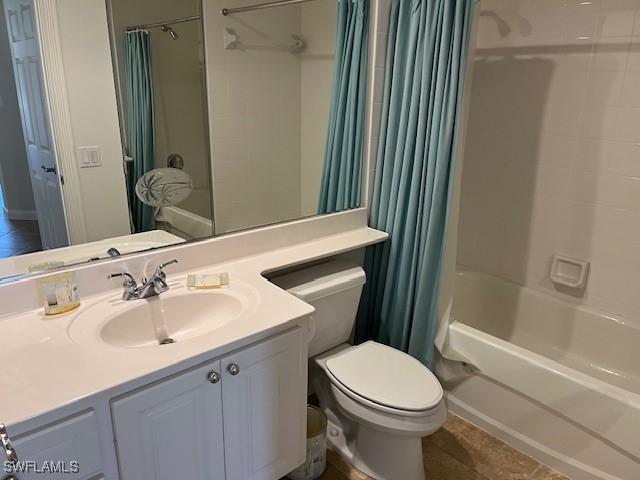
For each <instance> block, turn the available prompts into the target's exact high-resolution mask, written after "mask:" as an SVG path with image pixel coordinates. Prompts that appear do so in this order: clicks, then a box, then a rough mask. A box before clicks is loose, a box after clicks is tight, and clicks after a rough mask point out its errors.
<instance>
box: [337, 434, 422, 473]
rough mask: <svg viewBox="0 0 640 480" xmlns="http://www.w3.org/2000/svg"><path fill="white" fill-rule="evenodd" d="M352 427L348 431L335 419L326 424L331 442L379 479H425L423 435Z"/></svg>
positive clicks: (364, 471) (347, 458) (359, 468)
mask: <svg viewBox="0 0 640 480" xmlns="http://www.w3.org/2000/svg"><path fill="white" fill-rule="evenodd" d="M353 427H354V428H353V432H348V433H347V434H346V435H345V432H344V431H343V429H342V428H341V427H340V426H339V425H337V424H336V423H334V422H332V421H329V423H328V426H327V440H328V442H329V443H330V444H331V446H332V448H333V449H334V450H335V451H337V452H338V453H339V454H340V456H342V457H343V458H344V459H345V460H346V461H347V462H349V463H350V464H352V465H353V466H354V467H356V468H357V469H358V470H360V471H361V472H363V473H365V474H366V475H368V476H369V477H372V478H375V479H376V480H398V479H400V478H401V479H403V480H425V475H424V460H423V457H422V439H421V438H419V437H412V436H398V435H390V434H389V433H385V432H382V431H380V430H376V429H374V428H371V427H369V426H368V425H364V424H359V425H353Z"/></svg>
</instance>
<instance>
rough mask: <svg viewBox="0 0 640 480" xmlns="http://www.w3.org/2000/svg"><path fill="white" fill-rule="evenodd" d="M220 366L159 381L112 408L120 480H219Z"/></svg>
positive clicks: (221, 451)
mask: <svg viewBox="0 0 640 480" xmlns="http://www.w3.org/2000/svg"><path fill="white" fill-rule="evenodd" d="M219 372H220V362H219V361H216V362H212V363H210V364H208V365H206V366H204V367H200V368H196V369H194V370H191V371H189V372H187V373H182V374H180V375H178V376H176V377H173V378H170V379H168V380H164V381H162V382H160V383H157V384H155V385H152V386H150V387H147V388H144V389H142V390H140V391H138V392H135V393H132V394H129V395H126V396H124V397H122V398H120V399H117V400H115V401H114V402H113V404H112V412H113V423H114V428H115V432H114V433H115V440H116V448H117V454H118V463H119V470H120V477H121V479H122V480H128V479H131V480H175V479H177V478H185V479H186V478H189V479H193V480H222V479H224V478H225V474H224V445H223V431H222V388H221V381H220V374H219Z"/></svg>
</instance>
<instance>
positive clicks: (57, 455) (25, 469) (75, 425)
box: [12, 411, 102, 480]
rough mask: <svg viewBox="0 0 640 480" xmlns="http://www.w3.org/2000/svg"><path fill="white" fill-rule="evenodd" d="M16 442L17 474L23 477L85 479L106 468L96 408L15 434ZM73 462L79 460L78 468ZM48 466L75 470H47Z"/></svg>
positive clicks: (27, 478) (24, 479)
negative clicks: (24, 433) (103, 467)
mask: <svg viewBox="0 0 640 480" xmlns="http://www.w3.org/2000/svg"><path fill="white" fill-rule="evenodd" d="M12 443H13V446H14V448H15V450H16V453H17V454H18V463H17V465H16V476H17V477H18V478H19V479H20V480H38V479H40V480H41V479H43V478H56V479H59V480H84V479H87V478H91V477H95V476H96V475H97V474H98V473H100V472H101V471H102V458H101V454H100V440H99V438H98V424H97V421H96V418H95V414H94V412H92V411H91V412H86V413H83V414H80V415H77V416H75V417H72V418H68V419H66V420H64V421H62V422H58V423H54V424H52V425H49V426H48V427H45V428H42V429H40V430H36V431H34V432H31V433H29V434H27V435H23V436H16V437H12ZM73 462H77V463H76V465H77V469H74V468H73V466H74V464H73ZM47 466H48V467H52V468H62V467H66V469H67V470H71V471H67V472H66V473H59V472H55V473H54V472H52V473H43V468H47ZM35 468H37V469H39V470H40V471H39V472H38V471H35ZM45 472H46V470H45Z"/></svg>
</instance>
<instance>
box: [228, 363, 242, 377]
mask: <svg viewBox="0 0 640 480" xmlns="http://www.w3.org/2000/svg"><path fill="white" fill-rule="evenodd" d="M227 372H229V373H230V374H231V375H237V374H239V373H240V367H239V366H238V365H236V364H235V363H232V364H230V365H229V366H228V367H227Z"/></svg>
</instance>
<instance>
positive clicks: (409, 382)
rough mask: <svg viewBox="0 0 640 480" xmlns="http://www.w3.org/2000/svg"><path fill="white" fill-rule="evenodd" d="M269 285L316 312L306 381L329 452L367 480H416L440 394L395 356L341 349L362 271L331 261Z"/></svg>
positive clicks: (366, 347)
mask: <svg viewBox="0 0 640 480" xmlns="http://www.w3.org/2000/svg"><path fill="white" fill-rule="evenodd" d="M272 281H273V282H274V283H275V284H277V285H279V286H280V287H282V288H284V289H286V290H288V291H289V292H290V293H292V294H294V295H296V296H297V297H299V298H300V299H302V300H304V301H305V302H307V303H310V304H311V305H313V306H314V307H315V309H316V312H315V313H314V315H313V319H312V321H311V333H310V343H309V356H310V357H313V361H312V362H311V365H310V372H309V376H310V381H311V386H312V388H313V390H314V392H315V393H316V394H317V396H318V399H319V401H320V407H321V408H322V409H323V410H324V412H325V413H326V414H327V417H328V420H329V425H328V431H327V433H328V439H329V442H331V444H332V445H333V448H334V449H336V450H338V451H339V452H340V453H341V454H342V455H343V456H344V457H345V458H346V459H347V460H348V461H349V462H350V463H352V464H353V465H354V466H355V467H356V468H358V469H359V470H361V471H362V472H364V473H366V474H367V475H369V476H371V477H373V478H376V479H379V480H400V479H402V480H423V479H424V478H425V477H424V465H423V457H422V441H421V439H422V437H424V436H426V435H429V434H431V433H433V432H435V431H436V430H437V429H438V428H440V427H441V426H442V424H443V423H444V421H445V419H446V416H447V411H446V406H445V403H444V399H443V391H442V386H441V385H440V383H439V382H438V380H437V379H436V377H435V375H433V373H431V371H430V370H429V369H428V368H426V367H425V366H424V365H422V364H421V363H420V362H419V361H418V360H416V359H414V358H413V357H411V356H409V355H407V354H405V353H403V352H400V351H399V350H396V349H394V348H391V347H387V346H385V345H381V344H379V343H376V342H372V341H369V342H366V343H363V344H361V345H358V346H351V345H349V344H347V343H345V342H347V341H348V340H349V338H350V336H351V331H352V329H353V325H354V322H355V317H356V312H357V309H358V303H359V301H360V295H361V293H362V287H363V285H364V283H365V274H364V271H363V270H362V268H361V267H359V266H357V265H354V264H353V263H348V262H345V261H340V260H334V261H330V262H327V263H323V264H320V265H316V266H313V267H310V268H306V269H304V270H299V271H295V272H292V273H288V274H286V275H283V276H280V277H277V278H273V279H272Z"/></svg>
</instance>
